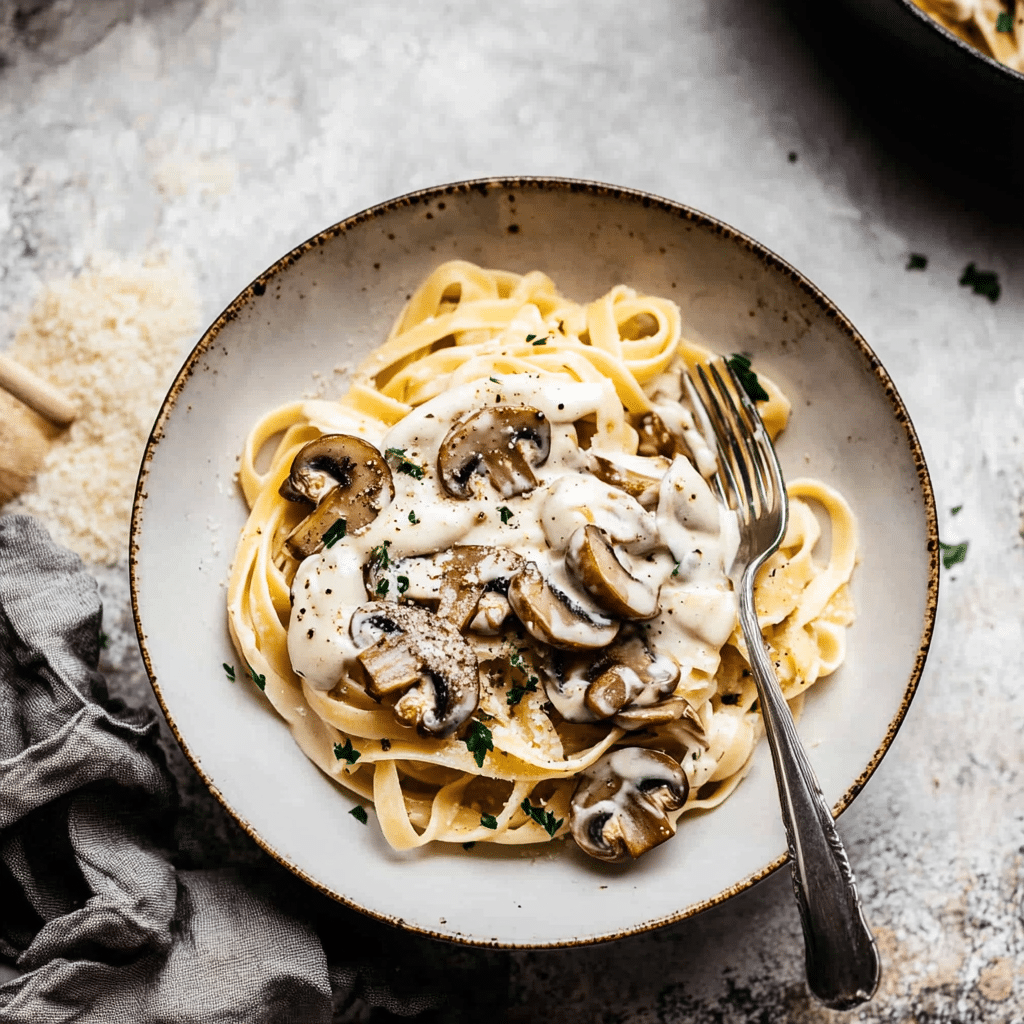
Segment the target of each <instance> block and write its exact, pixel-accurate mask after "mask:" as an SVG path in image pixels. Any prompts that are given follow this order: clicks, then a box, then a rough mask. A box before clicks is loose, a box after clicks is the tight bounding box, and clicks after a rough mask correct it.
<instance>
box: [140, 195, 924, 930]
mask: <svg viewBox="0 0 1024 1024" xmlns="http://www.w3.org/2000/svg"><path fill="white" fill-rule="evenodd" d="M453 257H462V258H465V259H469V260H472V261H474V262H476V263H479V264H482V265H484V266H493V267H501V268H507V269H511V270H516V271H526V270H529V269H533V268H538V269H542V270H544V271H546V272H547V273H548V274H550V275H551V277H552V278H553V279H554V281H555V282H556V284H557V285H558V286H559V288H560V289H561V290H562V291H563V292H565V293H566V294H568V295H569V296H571V297H573V298H576V299H580V300H582V299H588V298H592V297H596V296H598V295H600V294H602V293H603V292H604V291H606V290H607V289H608V288H609V287H610V286H611V285H613V284H616V283H618V282H625V283H627V284H630V285H633V286H635V287H637V288H639V289H643V290H645V291H649V292H652V293H654V294H657V295H666V296H670V297H671V298H673V299H675V300H676V301H677V302H678V303H679V304H680V306H681V308H682V311H683V323H684V331H685V333H687V334H688V335H689V336H691V337H693V338H695V339H696V340H698V341H701V342H703V343H705V344H706V345H707V346H708V347H710V348H713V349H715V350H718V351H720V352H725V353H729V352H736V351H747V352H751V353H753V356H754V359H755V362H756V364H757V365H758V366H762V367H764V369H765V370H766V371H767V372H768V373H769V375H770V376H772V377H773V378H775V380H776V381H777V382H778V383H779V384H780V385H782V386H783V388H784V389H785V391H786V392H787V394H788V395H789V396H790V398H791V399H792V400H793V406H794V413H793V417H792V421H791V425H790V427H789V428H788V429H787V431H786V433H785V434H784V436H783V439H782V442H781V444H780V448H779V451H780V456H781V458H782V462H783V465H784V468H785V469H786V470H787V471H788V472H789V473H790V474H792V475H800V476H815V477H820V478H821V479H823V480H825V481H827V482H829V483H831V484H834V485H835V486H837V487H838V488H839V489H840V490H841V491H842V492H843V493H844V494H845V495H846V496H847V498H848V499H849V501H850V502H851V503H852V505H853V507H854V510H855V511H856V514H857V518H858V521H859V524H860V535H861V563H860V565H859V567H858V568H857V570H856V573H855V576H854V584H853V592H854V597H855V600H856V605H857V611H858V617H857V621H856V623H855V624H854V626H853V627H852V629H851V630H850V634H849V656H848V659H847V662H846V664H845V665H844V666H843V668H842V669H841V670H840V671H839V672H838V673H836V674H835V675H834V676H833V677H831V678H830V679H829V680H827V681H824V682H823V683H821V684H820V685H819V686H817V687H815V688H814V690H813V691H812V693H811V694H810V696H809V699H808V701H807V706H806V710H805V713H804V717H803V719H802V721H801V724H800V731H801V733H802V735H803V736H804V737H805V739H806V741H807V742H808V744H809V746H810V751H809V753H810V759H811V761H812V763H813V765H814V767H815V769H816V771H817V772H818V776H819V778H820V780H821V784H822V787H823V789H824V792H825V796H826V798H827V799H828V801H829V803H830V804H831V805H833V806H834V808H835V811H836V813H838V812H840V811H841V810H842V809H843V808H845V807H846V806H847V805H848V804H849V803H850V801H851V800H852V799H853V797H854V796H855V795H856V794H857V792H858V791H859V790H860V789H861V787H862V786H863V785H864V783H865V782H866V781H867V779H868V777H869V776H870V775H871V773H872V772H873V771H874V769H875V767H876V766H877V765H878V763H879V761H880V760H881V758H882V756H883V754H884V753H885V751H886V750H887V748H888V746H889V744H890V743H891V741H892V739H893V736H894V735H895V732H896V730H897V728H898V727H899V725H900V722H901V721H902V719H903V716H904V714H905V713H906V711H907V707H908V705H909V702H910V699H911V697H912V696H913V693H914V689H915V687H916V685H917V682H918V679H919V677H920V673H921V669H922V667H923V664H924V659H925V655H926V652H927V648H928V642H929V639H930V636H931V629H932V622H933V617H934V609H935V601H936V597H937V590H938V562H937V551H938V543H937V540H938V538H937V528H936V517H935V507H934V500H933V497H932V492H931V488H930V484H929V480H928V474H927V470H926V468H925V463H924V458H923V456H922V454H921V450H920V447H919V445H918V442H917V438H916V436H915V434H914V430H913V427H912V425H911V423H910V420H909V419H908V417H907V413H906V410H905V409H904V407H903V404H902V402H901V401H900V398H899V396H898V395H897V393H896V390H895V388H894V387H893V385H892V382H891V381H890V380H889V377H888V376H887V374H886V372H885V370H884V369H883V368H882V366H881V365H880V364H879V362H878V360H877V358H876V357H875V356H874V354H873V353H872V352H871V350H870V349H869V348H868V346H867V345H866V344H865V343H864V341H863V340H862V339H861V338H860V336H859V335H858V334H857V333H856V331H855V330H854V329H853V327H852V326H851V325H850V324H849V322H848V321H847V320H846V319H845V318H844V317H843V316H842V314H841V313H840V312H839V311H838V310H837V309H836V308H835V307H834V306H833V305H832V304H831V303H830V302H829V301H828V300H827V299H826V298H825V297H824V296H823V295H822V294H821V293H820V292H819V291H818V290H817V289H816V288H815V287H814V286H813V285H812V284H810V283H809V282H808V281H807V280H805V279H804V278H803V277H802V276H801V275H800V274H799V273H798V272H797V271H795V270H794V269H793V268H792V267H790V266H788V265H787V264H786V263H784V262H783V261H782V260H780V259H779V258H778V257H777V256H774V255H773V254H772V253H770V252H768V251H766V250H765V249H764V248H763V247H762V246H760V245H758V244H757V243H756V242H754V241H752V240H751V239H749V238H746V237H745V236H743V235H741V234H740V233H739V232H737V231H734V230H733V229H731V228H729V227H727V226H726V225H724V224H722V223H720V222H718V221H715V220H713V219H712V218H710V217H707V216H706V215H704V214H701V213H698V212H696V211H694V210H691V209H688V208H686V207H683V206H680V205H678V204H675V203H671V202H668V201H666V200H663V199H659V198H657V197H654V196H650V195H644V194H642V193H638V192H632V191H628V190H625V189H617V188H612V187H609V186H605V185H599V184H594V183H588V182H580V181H570V180H560V179H521V180H520V179H517V180H488V181H476V182H469V183H462V184H456V185H449V186H445V187H441V188H435V189H427V190H425V191H422V192H417V193H414V194H412V195H408V196H403V197H401V198H399V199H395V200H393V201H391V202H389V203H385V204H383V205H381V206H378V207H374V208H373V209H371V210H367V211H365V212H364V213H360V214H358V215H356V216H354V217H351V218H349V219H348V220H346V221H344V222H342V223H340V224H337V225H335V226H334V227H331V228H329V229H327V230H326V231H324V232H323V233H321V234H320V235H317V236H316V237H315V238H313V239H311V240H310V241H308V242H306V243H304V244H303V245H301V246H299V247H298V248H296V249H295V250H293V251H292V252H291V253H289V254H288V255H287V256H285V257H283V258H282V259H281V260H279V261H278V262H277V263H275V264H274V266H272V267H271V268H270V269H269V270H267V272H266V273H265V274H263V275H261V276H260V277H259V278H258V279H257V280H256V281H255V282H253V283H252V284H251V285H249V286H248V287H247V288H246V289H245V290H244V291H243V292H242V293H241V295H239V297H238V298H237V299H236V300H235V301H234V302H233V303H232V304H231V305H230V306H229V307H228V308H227V309H226V310H225V311H224V313H222V314H221V316H220V317H218V318H217V320H216V321H215V322H214V324H213V325H212V326H211V327H210V329H209V330H208V331H207V332H206V334H205V335H204V337H203V339H202V340H201V341H200V342H199V344H198V345H197V346H196V348H195V350H194V351H193V352H192V354H191V355H190V356H189V358H188V360H187V361H186V363H185V365H184V367H183V368H182V370H181V371H180V373H179V374H178V377H177V379H176V380H175V382H174V385H173V386H172V388H171V390H170V393H169V394H168V396H167V399H166V400H165V402H164V405H163V408H162V409H161V411H160V416H159V418H158V420H157V423H156V426H155V427H154V429H153V434H152V437H151V439H150V442H149V445H148V447H147V450H146V455H145V460H144V463H143V466H142V470H141V474H140V477H139V485H138V491H137V494H136V501H135V509H134V516H133V522H132V544H131V576H132V593H133V603H134V611H135V619H136V626H137V628H138V633H139V641H140V643H141V645H142V651H143V656H144V657H145V661H146V665H147V667H148V670H149V673H150V677H151V679H152V682H153V687H154V689H155V690H156V694H157V697H158V699H159V701H160V704H161V706H162V707H163V709H164V712H165V713H166V715H167V719H168V721H169V723H170V725H171V728H172V729H173V731H174V733H175V735H176V736H177V738H178V741H179V742H180V743H181V745H182V748H183V749H184V751H185V754H186V755H187V756H188V758H189V760H190V761H191V762H192V764H193V765H194V766H195V768H196V770H197V771H198V772H199V773H200V775H201V776H202V777H203V779H204V780H205V781H206V783H207V785H209V787H210V789H211V790H212V792H213V793H214V794H215V795H216V796H217V797H218V799H220V800H221V801H222V803H223V804H224V806H225V807H226V808H227V809H228V811H229V812H230V813H231V814H232V815H233V816H234V817H235V818H236V820H237V821H238V822H239V823H240V824H241V825H242V827H243V828H244V829H245V830H246V831H247V832H248V833H249V834H250V835H251V836H252V837H253V838H254V839H255V840H256V841H257V842H258V843H259V844H260V845H261V846H263V848H264V849H266V850H267V852H268V853H270V854H271V856H273V857H274V858H276V859H277V860H279V861H280V862H281V863H282V864H284V865H286V866H287V867H289V868H290V869H291V870H293V871H294V872H295V873H296V874H298V875H299V876H300V877H302V878H304V879H306V880H307V881H308V882H309V883H310V884H312V885H314V886H316V887H318V888H319V889H321V890H322V891H324V892H326V893H329V894H330V895H332V896H334V897H336V898H337V899H339V900H341V901H343V902H345V903H348V904H350V905H351V906H354V907H356V908H358V909H360V910H363V911H365V912H367V913H369V914H372V915H373V916H375V917H378V918H381V919H384V920H387V921H391V922H394V923H396V924H400V925H403V926H405V927H407V928H411V929H414V930H416V931H420V932H424V933H428V934H431V935H436V936H442V937H445V938H449V939H455V940H458V941H464V942H469V943H481V944H493V945H501V946H511V947H516V946H519V947H540V946H557V945H571V944H576V943H586V942H593V941H597V940H600V939H607V938H613V937H616V936H622V935H627V934H631V933H635V932H638V931H642V930H645V929H649V928H654V927H656V926H658V925H661V924H665V923H668V922H670V921H675V920H678V919H680V918H683V917H687V916H689V915H692V914H695V913H697V912H698V911H699V910H701V909H702V908H704V907H707V906H709V905H711V904H713V903H717V902H720V901H722V900H724V899H726V898H728V897H729V896H731V895H733V894H735V893H737V892H739V891H741V890H742V889H744V888H746V887H748V886H749V885H751V884H752V883H753V882H754V881H756V880H757V879H759V878H762V877H764V876H765V875H766V874H768V873H769V872H770V871H772V870H774V869H775V868H777V867H779V866H780V865H781V864H782V863H783V862H784V859H785V855H786V854H785V851H786V843H785V835H784V832H783V828H782V824H781V821H780V817H779V809H778V799H777V796H776V791H775V782H774V778H773V775H772V769H771V763H770V758H769V753H768V750H767V747H766V746H765V745H764V743H763V742H762V744H761V745H760V747H759V749H758V751H757V753H756V755H755V764H754V766H753V769H752V771H751V773H750V775H749V776H748V777H747V779H746V780H745V781H744V782H743V784H742V785H741V786H740V787H739V789H738V790H737V791H736V793H735V794H734V795H733V796H732V797H731V798H730V799H729V800H728V801H727V802H726V803H725V804H724V805H723V806H722V807H720V808H718V809H716V810H714V811H713V812H710V813H706V814H702V815H696V816H689V817H687V818H685V819H683V821H682V822H681V828H680V832H679V835H678V836H677V837H676V838H675V839H673V840H672V841H671V842H669V843H666V844H665V845H663V846H661V847H659V848H658V849H656V850H654V851H653V852H651V853H649V854H647V855H645V856H644V857H643V858H642V859H641V860H640V861H638V862H636V863H635V864H631V865H626V866H610V865H605V864H601V863H599V862H597V861H593V860H591V859H589V858H587V857H586V856H585V855H583V854H581V853H580V852H579V851H577V850H576V849H574V848H572V847H569V846H567V845H564V844H562V843H560V842H559V843H553V844H551V845H550V846H548V845H542V846H539V847H534V848H526V849H525V850H524V849H512V850H510V849H507V848H500V847H488V846H487V845H486V844H479V845H477V846H476V847H475V848H474V849H473V850H472V851H471V852H465V851H463V850H462V849H461V848H459V847H455V848H454V849H452V848H446V847H440V848H437V849H426V850H420V851H415V852H412V853H396V852H394V851H392V850H391V849H390V848H389V847H388V845H387V844H386V843H385V842H384V840H383V838H382V837H381V835H380V832H379V830H378V829H377V828H375V827H374V825H373V818H372V816H371V824H370V826H368V827H364V826H362V825H360V824H359V823H358V822H357V821H356V820H355V819H354V818H353V817H352V816H351V815H350V814H349V813H348V812H349V810H350V809H351V808H352V806H353V803H354V801H353V800H352V798H351V797H350V796H348V795H347V794H346V793H345V792H343V791H342V790H340V789H339V788H338V787H337V786H335V784H334V783H332V782H331V781H329V780H328V779H327V778H326V777H325V776H323V775H322V774H321V773H320V772H319V771H318V770H317V769H316V768H315V767H314V766H313V765H312V764H311V763H310V762H309V761H307V760H306V758H305V756H304V755H303V754H302V753H301V751H300V750H299V748H298V747H297V746H296V744H295V743H294V742H293V741H292V739H291V736H290V734H289V732H288V729H287V727H286V726H285V724H284V722H283V721H281V720H280V719H279V718H278V717H277V715H276V714H275V713H274V712H273V710H272V709H271V708H270V706H269V704H268V703H267V702H266V701H265V700H264V699H263V698H262V696H261V695H260V693H259V692H258V691H257V690H256V689H255V687H253V686H250V685H246V684H245V683H244V682H242V681H239V682H236V683H231V682H228V681H227V680H226V678H225V675H224V672H223V670H222V669H221V663H222V662H234V661H235V660H236V659H235V656H234V652H233V650H232V648H231V644H230V641H229V639H228V632H227V627H226V622H225V611H224V599H225V582H226V580H227V577H228V573H229V567H230V562H231V558H232V553H233V550H234V543H235V538H236V537H237V535H238V532H239V530H240V529H241V527H242V524H243V522H244V520H245V516H246V509H245V503H244V501H243V499H242V496H241V494H240V492H239V490H238V487H237V485H236V483H235V482H234V479H233V475H234V472H235V469H236V463H237V457H238V454H239V452H240V451H241V449H242V444H243V441H244V438H245V436H246V433H247V431H248V430H249V428H250V427H251V426H252V424H253V422H254V420H255V419H256V418H257V416H258V415H259V414H260V413H262V412H263V411H264V410H267V409H270V408H271V407H273V406H275V405H278V404H280V403H283V402H286V401H291V400H294V399H295V398H297V397H300V396H302V395H303V394H304V393H308V392H310V391H311V390H312V389H313V388H314V384H315V380H316V376H317V374H328V375H329V374H330V373H331V370H332V368H333V367H334V366H336V365H337V364H338V363H339V362H355V361H358V359H359V358H360V357H362V356H363V355H364V354H365V353H367V352H368V351H370V350H371V349H372V348H374V347H376V346H377V345H379V344H380V343H381V341H382V340H383V339H384V337H385V335H386V333H387V330H388V328H389V327H390V325H391V323H392V321H393V319H394V317H395V316H396V314H397V312H398V311H399V309H400V308H401V306H402V304H403V302H404V301H405V299H406V297H407V296H408V295H409V294H410V292H411V291H412V290H413V288H414V287H415V285H416V284H417V283H418V282H419V281H420V280H421V279H422V278H423V277H424V276H425V275H426V274H427V273H428V272H429V271H430V270H431V269H432V268H433V267H434V266H435V265H436V264H437V263H439V262H440V261H442V260H445V259H450V258H453Z"/></svg>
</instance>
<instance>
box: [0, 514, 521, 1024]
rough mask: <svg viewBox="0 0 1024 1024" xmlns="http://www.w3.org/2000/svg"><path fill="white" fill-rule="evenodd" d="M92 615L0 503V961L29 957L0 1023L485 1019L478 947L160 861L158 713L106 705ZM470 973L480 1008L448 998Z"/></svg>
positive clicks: (88, 588) (64, 560) (270, 871)
mask: <svg viewBox="0 0 1024 1024" xmlns="http://www.w3.org/2000/svg"><path fill="white" fill-rule="evenodd" d="M101 614H102V607H101V604H100V600H99V596H98V591H97V586H96V583H95V581H94V580H93V579H92V578H91V577H90V576H89V575H88V574H87V573H86V572H85V570H84V568H83V566H82V563H81V561H80V560H79V558H78V556H77V555H73V554H71V553H70V552H68V551H66V550H63V549H61V548H59V547H57V546H56V545H54V544H53V543H52V541H50V539H49V537H48V536H47V534H46V533H45V531H44V530H43V529H42V528H41V527H40V526H39V525H38V524H37V523H36V522H35V521H34V520H33V519H31V518H29V517H27V516H4V517H0V957H6V958H8V959H9V960H12V961H14V962H16V964H17V967H18V968H19V969H20V970H21V971H23V972H24V973H23V974H22V975H21V976H20V977H17V978H15V979H14V980H12V981H9V982H7V983H6V984H4V985H0V1022H4V1024H6V1022H10V1024H22V1022H24V1024H64V1022H71V1021H75V1022H80V1024H92V1022H96V1024H99V1022H103V1024H110V1022H119V1021H131V1022H133V1024H193V1022H194V1024H215V1022H216V1024H231V1022H236V1021H237V1022H243V1021H244V1022H246V1024H264V1022H266V1024H271V1022H296V1021H298V1022H308V1024H319V1022H325V1024H329V1022H331V1021H332V1020H334V1021H338V1020H363V1021H367V1020H371V1021H377V1020H392V1019H398V1018H406V1019H407V1018H409V1017H411V1016H415V1015H418V1014H423V1013H426V1015H427V1017H429V1018H430V1019H431V1020H438V1021H441V1020H443V1021H457V1020H463V1019H468V1018H469V1017H470V1016H472V1017H474V1018H475V1017H477V1015H478V1014H479V1013H480V1011H481V1010H484V1011H485V1012H486V1013H487V1015H488V1016H489V1017H490V1018H491V1019H492V1020H493V1019H495V1017H494V1010H495V1008H496V1007H495V1005H494V998H493V993H494V992H495V991H496V988H495V985H494V982H493V978H491V977H489V976H488V974H487V972H490V974H494V971H493V965H491V966H488V964H487V963H482V961H481V958H480V957H477V958H474V957H472V956H470V957H469V958H468V959H469V961H470V963H469V964H468V965H466V964H462V965H459V964H458V962H457V961H458V957H457V956H456V957H454V958H453V957H452V956H446V955H445V952H444V951H445V950H447V949H448V947H444V946H441V945H440V944H439V943H435V942H430V941H429V940H423V939H417V938H416V937H413V936H405V935H400V934H399V933H398V932H397V931H395V930H394V929H389V928H387V927H386V926H382V925H379V924H377V923H375V922H372V921H368V920H366V919H364V918H362V917H360V916H359V915H356V914H354V913H352V912H351V911H348V910H345V909H344V908H341V907H338V906H337V905H335V904H334V903H333V902H331V901H328V900H326V899H325V898H324V897H321V896H318V895H317V894H316V893H314V892H313V891H312V890H310V889H307V888H306V887H305V886H302V885H301V883H298V882H297V881H295V880H294V879H292V878H291V876H290V875H287V873H286V872H284V871H283V870H282V869H280V868H278V867H277V866H276V865H274V864H273V863H272V862H270V861H269V858H266V861H267V865H266V866H265V867H264V868H263V870H262V871H256V872H252V871H249V872H240V871H236V870H232V869H230V868H225V869H216V870H202V871H185V870H178V869H176V868H175V867H174V865H173V860H174V850H173V848H172V846H173V841H174V840H173V821H174V811H175V806H176V795H175V789H174V785H173V782H172V780H171V778H170V776H169V775H168V772H167V770H166V767H165V765H164V762H163V758H162V756H161V753H160V750H159V748H158V746H157V742H156V741H157V731H158V723H157V722H156V721H155V719H154V717H153V715H152V714H151V713H149V712H144V713H142V714H141V715H140V714H134V715H132V714H128V713H125V709H123V708H120V709H119V708H116V707H114V705H113V704H112V702H110V701H109V700H108V698H107V694H106V687H105V684H104V680H103V677H102V675H101V674H100V673H99V672H98V671H97V669H96V666H97V664H98V659H99V632H100V619H101ZM284 907H288V910H287V911H286V910H285V909H283V908H284ZM318 932H319V933H320V934H319V935H318ZM321 937H323V938H321ZM325 944H326V946H327V948H328V950H329V952H325ZM374 954H376V955H375V956H374ZM465 959H466V957H463V960H465ZM484 959H486V957H485V958H484ZM329 961H330V962H329ZM481 966H483V969H484V975H481V973H480V968H481ZM403 968H404V970H403ZM499 974H500V970H499ZM475 984H481V985H482V987H483V988H484V989H486V990H487V991H488V992H490V993H491V994H492V995H491V996H486V997H485V998H483V1003H486V1004H488V1005H487V1006H486V1008H485V1007H484V1005H482V1004H480V1001H479V1000H477V1001H476V1002H474V1000H472V999H471V1000H467V999H466V998H464V995H463V996H460V997H458V998H454V999H453V998H451V997H452V994H453V992H455V993H458V992H460V991H461V992H462V993H463V994H464V993H465V992H466V991H472V990H473V989H474V985H475ZM502 1001H503V1000H502Z"/></svg>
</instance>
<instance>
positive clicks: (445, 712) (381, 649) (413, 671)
mask: <svg viewBox="0 0 1024 1024" xmlns="http://www.w3.org/2000/svg"><path fill="white" fill-rule="evenodd" d="M349 633H350V634H351V636H352V641H353V643H354V644H355V645H356V647H357V648H358V649H359V654H358V655H356V657H357V658H358V660H359V663H360V664H361V665H362V666H363V668H364V669H365V670H366V675H367V679H368V682H367V687H366V689H367V692H368V693H369V694H370V696H372V697H375V698H376V699H378V700H380V699H381V698H383V697H386V696H388V695H389V694H395V693H398V692H399V691H402V692H403V696H402V697H400V698H399V700H398V703H396V704H395V709H394V710H395V717H396V718H397V719H398V720H399V721H400V722H402V723H403V724H405V725H410V726H415V727H416V729H417V730H418V731H419V732H420V733H421V734H422V735H424V736H434V737H444V736H450V735H451V734H452V733H453V732H455V730H456V729H458V728H459V726H460V725H462V724H463V723H464V722H465V721H466V720H467V719H468V718H469V717H470V715H472V714H473V712H474V711H475V710H476V708H477V705H478V704H479V702H480V673H479V666H478V663H477V658H476V654H475V653H474V652H473V649H472V648H471V647H470V646H469V644H468V643H466V641H465V640H464V639H463V637H462V635H461V634H460V633H459V631H458V630H457V629H456V628H455V627H454V626H453V625H452V624H451V623H450V622H448V621H447V620H446V619H442V618H440V617H439V616H438V615H436V614H434V612H431V611H428V610H427V609H426V608H417V607H415V606H414V605H398V604H392V603H390V602H386V601H373V602H371V603H370V604H365V605H362V606H360V607H359V608H357V609H356V611H355V612H354V613H353V615H352V621H351V623H350V625H349Z"/></svg>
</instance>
